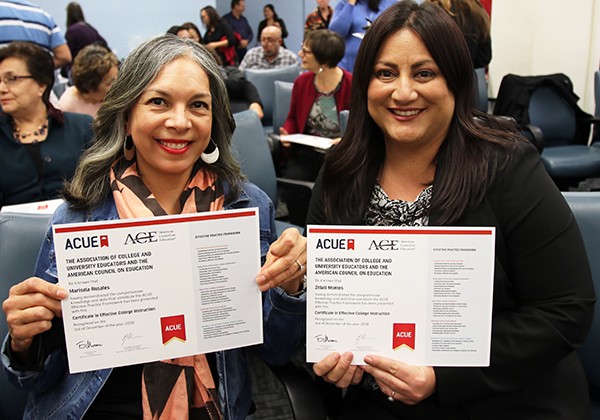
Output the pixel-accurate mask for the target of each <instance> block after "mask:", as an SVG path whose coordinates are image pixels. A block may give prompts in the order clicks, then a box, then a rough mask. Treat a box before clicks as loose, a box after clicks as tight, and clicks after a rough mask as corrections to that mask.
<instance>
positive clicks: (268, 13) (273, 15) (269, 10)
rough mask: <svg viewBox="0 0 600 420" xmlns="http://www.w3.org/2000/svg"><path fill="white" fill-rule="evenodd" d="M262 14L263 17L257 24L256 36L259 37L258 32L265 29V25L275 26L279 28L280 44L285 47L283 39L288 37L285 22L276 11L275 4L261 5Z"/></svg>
mask: <svg viewBox="0 0 600 420" xmlns="http://www.w3.org/2000/svg"><path fill="white" fill-rule="evenodd" d="M263 15H264V16H265V18H264V19H263V20H261V21H260V22H259V24H258V31H257V32H256V38H257V39H260V34H261V33H262V31H263V29H265V28H266V27H267V26H277V27H279V28H280V29H281V38H282V40H281V46H282V47H283V48H287V47H286V46H285V41H284V39H285V38H287V37H288V31H287V28H286V27H285V22H284V21H283V19H281V18H280V17H279V15H278V14H277V12H276V11H275V6H273V5H272V4H266V5H265V7H263Z"/></svg>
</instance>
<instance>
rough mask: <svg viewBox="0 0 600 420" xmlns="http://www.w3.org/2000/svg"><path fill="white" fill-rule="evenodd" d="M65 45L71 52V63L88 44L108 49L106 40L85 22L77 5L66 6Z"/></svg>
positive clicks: (73, 3)
mask: <svg viewBox="0 0 600 420" xmlns="http://www.w3.org/2000/svg"><path fill="white" fill-rule="evenodd" d="M65 38H66V40H67V45H68V46H69V49H70V50H71V55H72V56H73V61H74V60H75V58H76V57H77V54H79V51H81V50H82V49H83V48H84V47H86V46H88V45H90V44H97V45H101V46H103V47H104V48H108V44H107V43H106V40H105V39H104V38H103V37H102V36H101V35H100V34H99V33H98V31H97V30H96V29H95V28H94V27H93V26H92V25H90V24H89V23H87V22H86V21H85V18H84V16H83V10H82V9H81V6H80V5H79V3H76V2H74V1H73V2H71V3H69V4H67V32H66V33H65Z"/></svg>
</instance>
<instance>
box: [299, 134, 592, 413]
mask: <svg viewBox="0 0 600 420" xmlns="http://www.w3.org/2000/svg"><path fill="white" fill-rule="evenodd" d="M441 176H443V174H439V173H438V174H436V178H437V177H441ZM433 194H435V182H434V188H433ZM312 197H313V200H312V202H311V207H310V210H309V215H308V218H307V223H310V224H323V223H328V222H327V220H325V217H324V214H323V206H322V193H321V181H320V179H319V180H317V183H316V185H315V188H314V190H313V196H312ZM438 224H439V223H438V222H437V221H436V216H435V214H433V215H431V217H430V222H429V225H438ZM454 225H458V226H495V227H496V260H495V273H494V298H493V319H492V342H491V361H490V366H489V367H485V368H480V367H464V368H461V367H436V368H435V373H436V381H437V390H436V393H435V394H433V395H432V396H431V397H430V398H428V399H426V400H424V401H422V402H421V403H419V404H417V405H415V406H410V407H409V406H402V404H401V403H398V402H396V403H394V405H398V406H397V407H396V408H397V409H398V410H402V411H403V412H405V413H411V415H412V416H413V417H410V418H414V419H453V418H457V417H456V416H455V414H456V413H457V411H458V412H460V413H463V415H462V416H461V417H460V418H465V415H466V416H468V417H467V418H469V419H481V420H493V419H526V420H532V419H540V420H542V419H543V420H548V419H557V420H558V419H586V418H589V416H590V414H589V410H590V407H589V397H588V389H587V382H586V379H585V375H584V372H583V369H582V367H581V364H580V362H579V359H578V357H577V354H576V353H575V348H576V347H578V346H579V345H580V344H581V343H582V342H583V341H584V339H585V338H586V336H587V334H588V331H589V328H590V325H591V320H592V315H593V310H594V302H595V294H594V288H593V284H592V280H591V273H590V269H589V264H588V261H587V256H586V253H585V249H584V245H583V242H582V240H581V236H580V233H579V229H578V227H577V224H576V222H575V219H574V217H573V214H572V213H571V211H570V209H569V207H568V205H567V204H566V202H565V200H564V198H563V197H562V194H561V193H560V192H559V191H558V190H557V189H556V187H555V186H554V183H553V182H552V180H551V179H550V178H549V177H548V175H547V173H546V171H545V169H544V167H543V165H542V164H541V162H540V159H539V155H538V153H537V151H536V150H535V149H534V148H533V147H532V146H531V145H530V144H526V143H523V145H522V146H519V148H518V150H516V151H515V152H514V154H513V158H512V159H511V163H510V164H509V165H508V166H507V167H506V168H505V169H504V170H503V171H502V173H500V174H499V175H498V177H497V180H496V181H495V182H494V184H493V186H492V187H491V188H490V189H489V191H488V193H487V194H486V196H485V198H484V200H483V202H482V203H481V204H480V205H478V206H477V207H476V208H473V209H472V210H467V212H466V213H465V214H464V215H463V216H462V217H461V218H460V220H459V221H458V222H457V223H455V224H454ZM379 394H381V396H380V397H381V398H382V401H385V398H386V396H385V395H383V393H381V392H379Z"/></svg>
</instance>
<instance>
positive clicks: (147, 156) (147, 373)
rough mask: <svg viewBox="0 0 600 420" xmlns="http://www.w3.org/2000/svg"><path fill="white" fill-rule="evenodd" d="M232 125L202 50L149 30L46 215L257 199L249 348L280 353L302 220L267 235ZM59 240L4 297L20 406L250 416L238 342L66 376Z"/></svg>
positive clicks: (116, 214) (184, 208) (154, 212)
mask: <svg viewBox="0 0 600 420" xmlns="http://www.w3.org/2000/svg"><path fill="white" fill-rule="evenodd" d="M181 75H186V77H181ZM3 77H6V76H5V75H4V76H3ZM234 127H235V122H234V119H233V116H232V114H231V110H230V109H229V105H228V100H227V93H226V91H225V86H224V84H223V81H222V78H221V75H220V70H219V68H218V66H217V65H216V63H215V61H214V60H213V59H212V57H211V56H210V55H209V53H208V52H207V50H206V48H204V47H203V46H202V45H200V44H198V43H197V42H194V41H192V40H186V39H180V38H177V37H174V36H172V35H163V36H161V37H158V38H154V39H151V40H149V41H147V42H145V43H144V44H142V45H140V46H139V47H138V48H136V49H135V50H134V51H132V52H131V53H130V54H129V55H128V57H127V58H126V59H125V61H124V62H123V64H122V66H121V68H120V71H119V75H118V77H117V80H116V81H115V83H114V85H113V87H112V88H111V90H110V92H109V93H108V95H107V97H106V100H105V102H104V104H103V105H102V107H101V108H100V111H99V112H98V116H97V118H96V122H95V124H94V129H95V141H94V143H93V145H92V146H91V147H90V149H88V150H87V151H86V152H85V154H84V155H83V156H82V159H81V162H80V164H79V166H78V168H77V172H76V174H75V176H74V177H73V179H72V180H71V181H70V182H69V183H68V185H67V186H66V189H65V198H66V199H67V202H66V203H64V204H63V205H62V206H61V207H59V208H58V209H57V211H56V213H55V214H54V216H53V219H52V222H51V223H52V224H57V223H74V222H85V221H91V220H116V219H128V218H140V217H144V218H146V217H153V216H158V215H167V214H180V213H199V212H209V211H217V210H221V209H243V208H251V207H255V208H258V210H259V214H260V218H259V223H260V249H261V257H262V259H263V261H264V260H266V261H267V262H268V266H269V270H268V272H267V275H268V280H267V279H266V277H265V275H264V274H261V275H260V276H257V278H256V282H257V284H258V286H259V289H260V290H262V291H263V292H264V293H265V295H264V305H263V310H264V323H263V335H264V343H263V344H261V345H258V346H254V347H253V350H256V351H258V352H259V353H260V355H261V356H263V357H264V358H265V360H266V361H268V362H269V363H273V364H282V363H285V362H286V361H287V360H288V359H289V358H290V357H291V355H292V354H293V353H294V352H295V351H296V349H297V347H298V346H299V345H300V344H301V343H302V342H304V340H305V338H304V322H303V321H304V317H305V306H306V300H305V299H306V294H305V293H304V291H303V275H304V274H305V270H304V265H303V264H306V258H305V256H304V255H303V254H301V253H300V249H299V247H296V246H294V244H292V243H291V242H295V241H291V240H290V239H295V237H296V236H297V234H298V231H297V230H296V229H290V230H287V231H284V232H283V234H282V236H281V238H280V239H279V240H278V241H276V242H275V243H273V245H272V246H271V247H270V244H271V243H272V242H273V241H274V240H275V238H276V237H277V232H276V231H275V226H274V224H275V222H274V210H273V204H272V203H271V202H270V200H269V198H268V197H267V195H266V194H265V193H264V192H262V191H261V190H260V189H258V188H257V187H256V186H255V185H253V184H250V183H248V182H247V181H244V178H243V175H242V174H241V172H240V168H239V164H238V163H237V162H236V161H235V159H234V157H233V155H232V151H231V137H232V133H233V129H234ZM290 244H291V245H292V246H289V245H290ZM54 246H55V245H54V242H53V234H52V229H51V228H50V229H48V231H47V233H46V238H45V240H44V242H43V244H42V248H41V250H40V254H39V257H38V261H37V265H36V268H35V273H34V277H31V278H29V279H27V280H24V281H23V282H21V283H19V284H16V285H15V286H13V287H12V288H11V290H10V294H9V296H8V299H7V300H5V301H4V303H3V309H4V311H5V312H6V318H7V323H8V329H9V335H8V337H7V338H6V339H5V341H4V345H3V348H2V354H1V356H2V358H1V359H2V363H3V367H4V369H5V370H6V371H7V373H8V375H9V378H10V379H11V380H13V382H14V383H15V384H16V385H17V386H19V387H21V388H23V389H25V390H27V391H29V399H28V403H27V406H26V408H25V415H24V418H26V419H33V418H39V416H40V415H41V414H42V413H44V414H45V413H52V415H53V417H55V418H57V419H67V418H72V419H81V418H106V419H118V418H121V419H122V418H134V419H141V418H146V419H158V418H161V419H186V418H194V419H222V418H225V419H232V420H243V419H246V418H247V416H248V414H249V413H250V411H251V406H252V395H251V384H250V377H249V375H248V367H247V366H246V359H245V353H244V350H245V349H240V348H234V349H229V350H224V351H217V352H214V353H210V354H197V355H193V356H189V357H182V358H174V359H169V360H164V361H157V362H148V363H143V364H138V365H130V366H122V367H115V368H112V369H103V370H99V371H91V372H82V373H75V374H70V373H69V370H68V363H67V355H66V350H65V343H64V330H63V326H62V325H63V324H62V322H60V320H59V318H60V317H61V315H62V313H61V305H60V301H61V299H64V298H65V297H66V296H67V294H68V292H67V290H66V289H65V288H64V287H63V285H64V279H62V278H61V279H59V278H57V274H56V273H57V268H56V259H55V258H54ZM164 280H165V281H168V279H164ZM57 283H63V285H60V284H57ZM30 313H32V314H37V316H31V315H29V314H30Z"/></svg>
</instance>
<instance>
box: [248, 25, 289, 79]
mask: <svg viewBox="0 0 600 420" xmlns="http://www.w3.org/2000/svg"><path fill="white" fill-rule="evenodd" d="M259 39H260V47H254V48H251V49H250V50H248V52H247V53H246V55H245V56H244V59H243V60H242V62H241V63H240V70H244V69H275V68H278V67H287V66H297V65H298V56H297V55H296V54H294V53H293V52H291V51H290V50H288V49H286V48H283V47H282V46H281V43H282V42H283V41H282V39H281V29H280V28H278V27H277V26H267V27H266V28H265V29H263V31H262V33H261V34H260V38H259Z"/></svg>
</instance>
